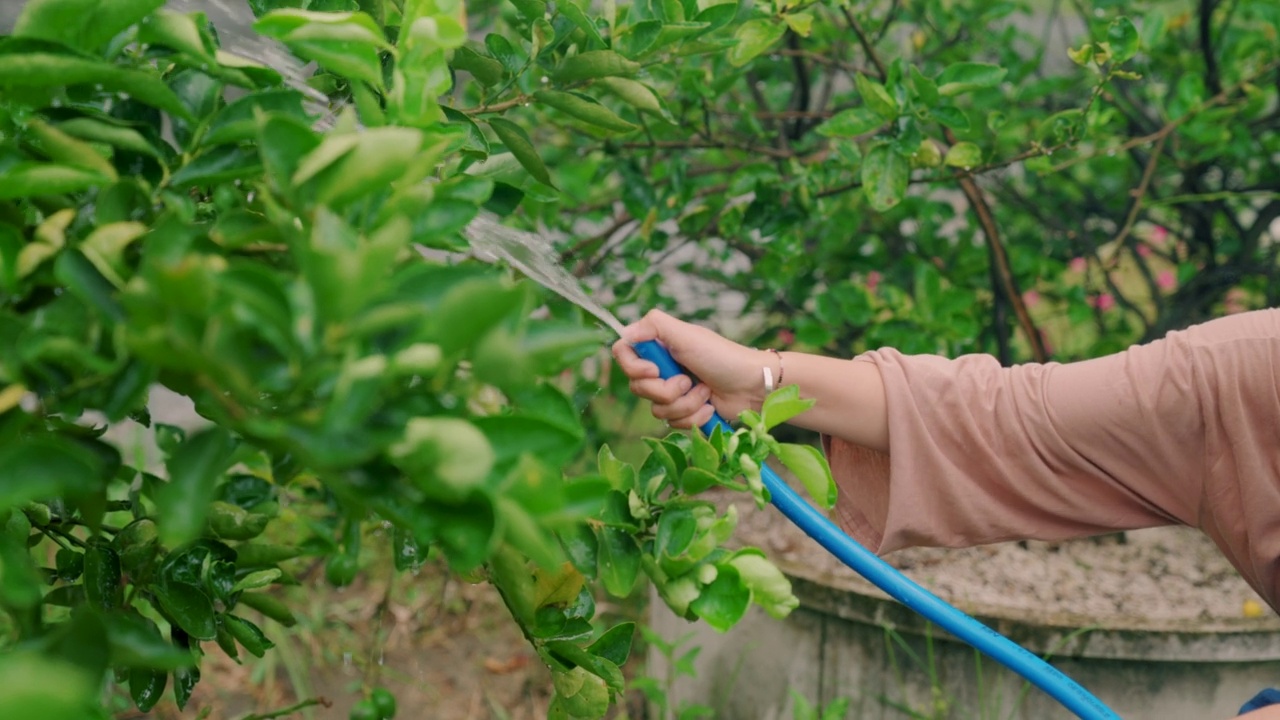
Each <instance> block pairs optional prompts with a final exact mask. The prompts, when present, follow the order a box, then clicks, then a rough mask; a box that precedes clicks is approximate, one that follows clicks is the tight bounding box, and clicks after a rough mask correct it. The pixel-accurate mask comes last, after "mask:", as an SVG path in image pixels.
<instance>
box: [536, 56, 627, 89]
mask: <svg viewBox="0 0 1280 720" xmlns="http://www.w3.org/2000/svg"><path fill="white" fill-rule="evenodd" d="M637 72H640V63H638V62H636V61H634V60H628V59H627V58H625V57H623V56H621V55H619V54H618V53H616V52H614V51H612V50H588V51H587V52H583V53H578V54H577V55H573V56H571V57H568V58H566V59H565V61H564V62H563V63H561V64H560V67H559V68H557V69H556V72H555V79H556V81H557V82H560V83H564V84H569V83H576V82H581V81H583V80H593V79H595V78H602V77H614V76H621V77H630V76H632V75H635V74H636V73H637Z"/></svg>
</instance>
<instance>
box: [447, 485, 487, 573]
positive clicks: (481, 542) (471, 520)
mask: <svg viewBox="0 0 1280 720" xmlns="http://www.w3.org/2000/svg"><path fill="white" fill-rule="evenodd" d="M440 520H441V522H440V525H439V527H438V528H437V529H436V535H437V537H439V539H440V545H441V547H442V548H443V549H444V551H445V557H446V558H447V559H448V561H449V567H450V568H452V569H453V570H454V571H455V572H470V571H471V570H473V569H474V568H475V567H477V566H478V565H479V564H480V563H482V562H484V561H485V560H486V559H487V558H488V557H489V556H490V554H491V553H492V551H493V549H494V548H495V547H496V546H497V545H498V541H499V540H500V539H501V538H500V535H499V532H498V531H499V529H500V528H499V527H498V518H497V516H496V511H495V510H494V506H493V500H492V499H491V498H490V497H488V496H487V495H485V494H483V493H475V494H473V495H472V496H471V497H470V498H468V500H467V502H465V503H462V504H459V505H454V506H452V507H450V508H449V510H448V514H447V515H445V516H444V517H442V518H440Z"/></svg>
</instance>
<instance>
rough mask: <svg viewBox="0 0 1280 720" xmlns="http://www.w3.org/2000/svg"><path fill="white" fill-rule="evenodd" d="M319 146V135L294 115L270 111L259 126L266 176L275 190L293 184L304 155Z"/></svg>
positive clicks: (259, 139) (259, 149)
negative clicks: (293, 116) (282, 114)
mask: <svg viewBox="0 0 1280 720" xmlns="http://www.w3.org/2000/svg"><path fill="white" fill-rule="evenodd" d="M319 146H320V138H319V137H318V136H317V135H316V134H315V133H314V132H312V130H311V128H309V127H307V125H306V123H304V122H302V121H301V120H299V119H297V118H292V117H287V116H281V115H277V114H273V115H271V116H269V117H268V118H267V119H266V120H265V121H263V122H262V123H261V124H260V125H259V127H258V152H259V153H260V154H261V156H262V165H263V168H264V169H265V170H266V176H267V179H268V180H270V181H271V183H272V184H273V185H274V186H275V187H276V189H277V190H282V191H283V190H287V189H289V188H291V187H292V185H293V177H294V175H295V174H297V172H298V168H299V166H301V164H302V161H303V158H306V157H309V156H310V155H311V153H313V152H314V151H315V150H316V148H317V147H319ZM349 149H350V148H348V150H349Z"/></svg>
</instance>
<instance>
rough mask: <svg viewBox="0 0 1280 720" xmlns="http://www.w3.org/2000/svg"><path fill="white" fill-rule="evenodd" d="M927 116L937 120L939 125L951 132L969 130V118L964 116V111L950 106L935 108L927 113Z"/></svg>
mask: <svg viewBox="0 0 1280 720" xmlns="http://www.w3.org/2000/svg"><path fill="white" fill-rule="evenodd" d="M929 115H930V117H932V118H933V119H934V120H937V121H938V122H939V123H941V124H942V125H945V126H947V127H949V128H951V129H952V130H958V131H960V132H964V131H965V130H968V129H969V116H968V115H965V114H964V111H963V110H961V109H960V108H958V107H952V106H950V105H943V106H941V107H935V108H934V109H933V110H931V111H929Z"/></svg>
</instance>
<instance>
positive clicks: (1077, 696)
mask: <svg viewBox="0 0 1280 720" xmlns="http://www.w3.org/2000/svg"><path fill="white" fill-rule="evenodd" d="M635 350H636V354H638V355H639V356H640V357H642V358H644V359H645V360H648V361H649V362H651V363H653V364H655V365H657V366H658V373H659V374H660V375H661V376H662V377H663V379H666V378H671V377H675V376H676V375H683V374H687V373H686V372H685V370H684V368H682V367H680V365H679V364H677V363H676V361H675V359H674V358H672V357H671V353H669V352H667V349H666V348H664V347H663V346H662V345H660V344H658V342H657V341H655V340H646V341H644V342H640V343H636V344H635ZM716 426H719V427H720V428H721V429H722V431H730V430H732V428H730V426H729V423H727V422H725V420H724V418H722V417H720V414H719V413H716V414H714V415H712V416H711V420H709V421H707V423H706V424H705V425H703V426H702V432H703V433H705V434H707V435H710V434H711V431H712V430H714V429H715V428H716ZM761 476H762V477H763V479H764V485H765V487H766V488H768V489H769V496H770V498H771V499H772V502H773V505H774V506H775V507H776V508H778V510H780V511H782V514H783V515H785V516H786V517H787V519H788V520H790V521H791V522H793V523H795V525H796V526H797V527H799V528H800V529H801V530H804V531H805V533H806V534H808V535H809V537H811V538H813V539H814V540H817V541H818V544H819V545H821V546H822V547H824V548H826V550H827V551H828V552H830V553H831V554H833V555H835V556H836V557H837V558H839V559H840V561H841V562H843V563H844V564H845V565H848V566H849V567H851V568H853V570H854V571H855V572H857V573H858V574H859V575H862V576H863V577H865V578H866V579H867V580H869V581H871V582H872V583H874V584H875V585H876V587H879V588H880V589H881V590H884V591H885V592H886V593H888V594H889V595H890V597H892V598H893V599H895V600H897V601H898V602H900V603H902V604H903V605H905V606H907V607H908V608H910V609H912V610H914V611H916V612H917V613H919V614H920V615H922V616H924V617H925V618H926V619H927V620H930V621H931V622H933V623H935V624H936V625H938V626H939V627H941V628H942V629H944V630H946V631H947V632H949V633H951V634H952V635H955V636H956V637H958V638H960V639H961V640H963V641H965V642H967V643H969V644H970V645H972V646H973V647H975V648H977V649H978V650H980V651H982V652H983V653H985V654H986V655H987V656H989V657H990V658H991V659H993V660H995V661H996V662H998V663H1000V664H1001V665H1004V666H1005V667H1007V668H1009V669H1010V670H1012V671H1014V672H1016V673H1018V674H1019V675H1021V676H1022V677H1024V678H1026V679H1027V680H1028V681H1029V682H1030V683H1031V684H1033V685H1035V686H1036V687H1038V688H1040V689H1041V690H1043V691H1044V692H1046V693H1048V694H1049V696H1051V697H1052V698H1054V699H1055V700H1057V701H1058V702H1060V703H1062V705H1063V707H1065V708H1067V709H1068V710H1070V711H1071V712H1073V713H1075V714H1076V716H1077V717H1080V718H1083V719H1084V720H1119V718H1120V716H1119V715H1117V714H1116V713H1115V712H1113V711H1112V710H1111V709H1110V708H1108V707H1107V706H1106V705H1104V704H1103V703H1102V701H1101V700H1099V699H1098V698H1096V697H1094V696H1093V695H1092V694H1091V693H1090V692H1089V691H1088V690H1085V689H1084V688H1083V687H1081V686H1080V685H1079V684H1078V683H1076V681H1074V680H1072V679H1071V678H1069V677H1067V676H1066V675H1064V674H1062V672H1061V671H1060V670H1058V669H1057V668H1055V667H1053V666H1052V665H1050V664H1049V663H1047V662H1045V661H1044V660H1041V659H1040V658H1038V657H1036V656H1035V655H1034V654H1032V653H1031V652H1030V651H1028V650H1027V649H1026V648H1024V647H1022V646H1021V645H1019V644H1017V643H1015V642H1013V641H1012V640H1010V639H1009V638H1006V637H1005V636H1003V635H1001V634H1000V633H998V632H996V631H995V630H992V629H991V628H989V627H987V626H986V625H983V624H982V623H980V622H978V621H977V620H975V619H973V618H972V617H969V616H968V615H966V614H964V613H963V612H961V611H959V610H957V609H956V608H954V607H952V606H951V605H948V604H947V603H946V602H945V601H944V600H943V599H942V598H940V597H938V596H937V595H934V594H933V593H931V592H929V591H928V590H925V589H924V588H922V587H920V586H919V585H917V584H916V583H914V582H912V581H911V580H910V579H908V578H907V576H905V575H903V574H902V573H900V572H898V570H897V569H895V568H894V567H893V566H891V565H889V564H888V563H886V562H885V561H883V560H881V559H880V558H878V557H876V555H875V554H874V553H872V552H871V551H870V550H867V549H866V548H864V547H862V546H861V545H859V544H858V543H857V542H855V541H854V540H853V538H851V537H849V536H848V535H846V534H845V533H844V532H843V531H841V530H840V528H838V527H836V525H835V523H833V522H831V521H830V520H828V519H827V518H826V517H824V516H823V515H822V514H821V513H819V512H818V511H817V510H815V509H814V508H813V506H812V505H810V504H809V503H807V502H805V501H804V500H802V499H801V498H800V496H799V495H798V494H796V492H795V491H794V490H792V489H791V487H790V486H789V485H787V484H786V483H785V482H783V481H782V478H780V477H778V475H777V473H775V472H774V471H773V470H772V469H771V468H770V467H769V466H768V465H764V466H762V467H761Z"/></svg>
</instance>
